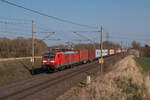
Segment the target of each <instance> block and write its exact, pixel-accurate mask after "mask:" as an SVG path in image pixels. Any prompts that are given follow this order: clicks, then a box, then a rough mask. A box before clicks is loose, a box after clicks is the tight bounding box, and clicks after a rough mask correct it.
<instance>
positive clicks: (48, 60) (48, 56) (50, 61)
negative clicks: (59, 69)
mask: <svg viewBox="0 0 150 100" xmlns="http://www.w3.org/2000/svg"><path fill="white" fill-rule="evenodd" d="M55 61H56V53H45V54H44V55H43V57H42V67H43V68H44V69H55V67H56V62H55Z"/></svg>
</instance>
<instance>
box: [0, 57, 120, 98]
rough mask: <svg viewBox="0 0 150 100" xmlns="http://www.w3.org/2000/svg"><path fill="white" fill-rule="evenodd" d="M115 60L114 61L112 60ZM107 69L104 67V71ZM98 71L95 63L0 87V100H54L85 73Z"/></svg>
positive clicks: (109, 59)
mask: <svg viewBox="0 0 150 100" xmlns="http://www.w3.org/2000/svg"><path fill="white" fill-rule="evenodd" d="M119 57H122V56H121V55H114V56H110V57H106V58H105V60H106V61H107V62H110V63H111V62H114V61H115V60H118V59H119ZM114 58H115V59H114ZM106 69H107V67H106V65H105V70H106ZM98 70H100V68H99V64H98V62H97V61H95V62H92V63H89V64H85V65H81V66H76V67H74V68H72V69H68V70H63V71H61V72H56V73H52V74H42V75H38V76H35V77H32V78H29V79H26V80H21V81H19V80H18V81H16V82H14V83H11V84H7V85H4V86H3V87H0V100H37V99H38V100H55V99H56V97H57V96H59V95H61V94H62V93H64V92H65V91H66V90H68V89H69V88H71V87H72V86H74V85H76V84H77V83H79V82H80V81H82V80H84V79H85V77H86V74H85V72H96V71H98Z"/></svg>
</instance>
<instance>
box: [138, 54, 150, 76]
mask: <svg viewBox="0 0 150 100" xmlns="http://www.w3.org/2000/svg"><path fill="white" fill-rule="evenodd" d="M135 60H136V63H137V65H139V66H140V67H141V68H142V72H143V73H144V74H148V72H150V58H147V57H138V58H137V57H136V58H135Z"/></svg>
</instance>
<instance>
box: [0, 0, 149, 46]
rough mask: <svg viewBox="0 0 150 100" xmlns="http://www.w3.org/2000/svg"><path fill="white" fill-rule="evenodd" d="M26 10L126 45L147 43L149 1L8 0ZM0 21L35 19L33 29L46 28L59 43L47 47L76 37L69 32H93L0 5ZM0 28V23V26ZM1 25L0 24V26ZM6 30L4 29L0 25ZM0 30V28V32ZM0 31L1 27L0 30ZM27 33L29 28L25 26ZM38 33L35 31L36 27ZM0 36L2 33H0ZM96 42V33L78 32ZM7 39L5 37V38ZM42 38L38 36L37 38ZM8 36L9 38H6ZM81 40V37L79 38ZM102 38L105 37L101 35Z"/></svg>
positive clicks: (3, 4) (52, 42)
mask: <svg viewBox="0 0 150 100" xmlns="http://www.w3.org/2000/svg"><path fill="white" fill-rule="evenodd" d="M9 1H11V2H14V3H17V4H20V5H23V6H25V7H27V8H31V9H34V10H38V11H40V12H43V13H46V14H48V15H52V16H56V17H59V18H63V19H67V20H71V21H74V22H77V23H81V24H88V25H91V26H98V27H99V26H100V25H101V24H102V25H103V27H104V34H105V33H106V32H109V33H110V40H112V41H115V42H118V43H119V42H120V41H121V40H122V41H123V42H124V44H125V43H126V42H128V43H130V42H131V41H132V40H137V41H138V42H141V44H145V43H148V44H150V38H149V37H150V0H9ZM0 12H1V14H0V20H4V18H16V19H28V20H32V19H33V20H35V23H36V25H37V26H40V27H44V28H45V27H47V28H48V30H49V31H59V32H56V35H55V36H52V38H61V39H63V40H62V41H47V43H48V45H52V44H63V43H64V42H65V41H72V40H73V39H74V38H75V37H76V38H78V36H75V35H73V34H72V33H70V32H69V31H70V30H95V29H89V28H84V27H78V26H75V25H71V24H66V23H62V22H59V21H56V20H53V19H50V18H47V17H43V16H40V15H37V14H33V13H31V12H28V11H25V10H23V9H20V8H17V7H14V6H10V5H8V4H5V3H2V2H0ZM0 25H1V24H0ZM1 26H2V25H1ZM2 27H4V28H7V27H8V26H4V25H3V26H2ZM4 28H2V29H4ZM0 29H1V28H0ZM28 30H30V28H29V27H28ZM37 30H38V28H37ZM0 34H2V33H0ZM80 34H82V35H85V36H88V37H90V38H91V39H94V38H95V40H96V41H97V42H98V41H99V40H98V37H99V35H98V33H90V32H87V33H81V32H80ZM8 36H9V35H8ZM42 36H43V37H44V35H38V37H42ZM10 37H11V36H10ZM80 38H81V37H80ZM104 38H105V35H104Z"/></svg>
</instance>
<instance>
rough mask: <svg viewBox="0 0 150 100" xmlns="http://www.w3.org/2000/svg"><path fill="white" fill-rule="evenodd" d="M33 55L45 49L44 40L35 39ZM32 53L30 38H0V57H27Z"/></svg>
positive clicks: (39, 53) (37, 54)
mask: <svg viewBox="0 0 150 100" xmlns="http://www.w3.org/2000/svg"><path fill="white" fill-rule="evenodd" d="M34 42H35V43H34V46H35V56H39V55H41V54H42V52H44V51H46V50H47V45H46V43H45V42H44V41H42V40H38V39H35V41H34ZM31 55H32V39H31V38H28V39H26V38H23V37H17V38H15V39H13V40H11V39H9V38H0V58H9V57H28V56H31Z"/></svg>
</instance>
